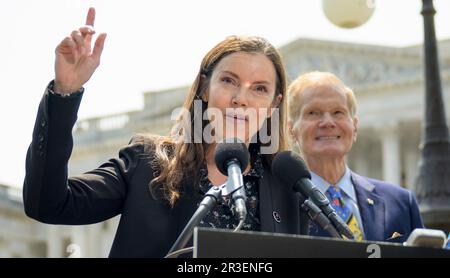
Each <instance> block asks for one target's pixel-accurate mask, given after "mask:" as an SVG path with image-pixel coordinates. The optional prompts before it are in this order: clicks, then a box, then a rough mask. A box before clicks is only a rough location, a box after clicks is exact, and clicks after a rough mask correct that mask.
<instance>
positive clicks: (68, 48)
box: [53, 8, 106, 94]
mask: <svg viewBox="0 0 450 278" xmlns="http://www.w3.org/2000/svg"><path fill="white" fill-rule="evenodd" d="M94 21H95V9H94V8H89V11H88V14H87V18H86V25H85V26H83V27H80V28H79V29H78V30H74V31H72V33H71V34H70V36H67V37H66V38H64V39H63V40H62V42H61V43H60V44H59V45H58V46H57V47H56V50H55V53H56V59H55V84H54V87H53V90H54V91H55V92H58V93H66V94H67V93H74V92H76V91H78V90H79V89H80V88H81V87H82V86H83V85H84V84H85V83H86V82H87V81H88V80H89V78H91V76H92V74H93V73H94V71H95V69H96V68H97V67H98V65H99V64H100V56H101V54H102V51H103V45H104V43H105V39H106V33H102V34H100V35H99V36H98V37H97V39H96V41H95V44H94V49H93V50H92V48H91V41H92V36H93V35H94V34H95V30H94Z"/></svg>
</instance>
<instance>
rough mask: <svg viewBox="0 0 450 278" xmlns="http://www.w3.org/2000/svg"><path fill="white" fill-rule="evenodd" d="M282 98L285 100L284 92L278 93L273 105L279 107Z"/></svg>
mask: <svg viewBox="0 0 450 278" xmlns="http://www.w3.org/2000/svg"><path fill="white" fill-rule="evenodd" d="M282 100H283V95H282V94H278V95H277V96H276V97H275V99H274V100H273V103H272V107H278V106H279V105H280V103H281V101H282Z"/></svg>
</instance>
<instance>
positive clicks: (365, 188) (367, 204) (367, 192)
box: [351, 172, 386, 241]
mask: <svg viewBox="0 0 450 278" xmlns="http://www.w3.org/2000/svg"><path fill="white" fill-rule="evenodd" d="M351 177H352V182H353V185H354V187H355V193H356V199H357V201H358V207H359V212H360V214H361V220H362V222H363V228H364V233H365V235H366V239H367V240H376V241H380V240H385V239H386V235H385V234H384V231H385V220H386V219H385V203H384V200H383V199H382V198H381V197H380V196H379V195H377V194H376V193H375V192H374V191H375V186H374V185H373V184H371V183H370V182H369V181H368V180H367V179H366V178H364V177H362V176H359V175H357V174H355V173H353V172H352V173H351Z"/></svg>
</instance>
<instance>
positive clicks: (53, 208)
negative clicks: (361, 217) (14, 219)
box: [23, 84, 309, 257]
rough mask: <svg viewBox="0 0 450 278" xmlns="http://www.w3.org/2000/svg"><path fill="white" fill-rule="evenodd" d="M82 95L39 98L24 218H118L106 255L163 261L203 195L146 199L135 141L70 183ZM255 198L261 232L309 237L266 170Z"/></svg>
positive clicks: (147, 156)
mask: <svg viewBox="0 0 450 278" xmlns="http://www.w3.org/2000/svg"><path fill="white" fill-rule="evenodd" d="M50 85H51V84H50ZM82 95H83V91H81V92H79V93H76V94H73V95H71V96H69V97H61V96H57V95H54V94H51V93H49V91H48V88H47V90H46V92H45V94H44V96H43V98H42V100H41V103H40V105H39V110H38V114H37V119H36V123H35V126H34V131H33V140H32V142H31V145H30V147H29V149H28V152H27V158H26V176H25V181H24V190H23V199H24V205H25V213H26V214H27V215H28V216H29V217H31V218H34V219H36V220H38V221H40V222H44V223H50V224H65V225H80V224H92V223H97V222H101V221H104V220H107V219H109V218H111V217H114V216H116V215H119V214H121V218H120V223H119V226H118V229H117V233H116V236H115V239H114V243H113V245H112V248H111V252H110V257H163V256H165V255H166V253H167V252H168V250H169V249H170V247H171V246H172V244H173V243H174V242H175V240H176V238H177V237H178V235H179V234H180V233H181V231H182V230H183V228H184V226H185V225H186V224H187V222H188V221H189V219H190V217H191V216H192V215H193V213H194V211H195V210H196V208H197V203H198V202H199V200H201V196H200V195H199V194H198V192H197V190H194V189H193V188H194V186H193V185H192V184H190V183H189V181H186V182H184V183H183V187H182V188H183V189H182V192H183V193H182V197H181V198H180V199H179V200H178V202H177V203H176V205H175V207H174V208H171V207H170V206H169V205H168V203H167V202H166V201H164V200H155V199H153V198H152V197H151V195H150V193H149V188H148V184H149V183H150V181H151V180H152V178H153V177H154V176H153V170H152V168H151V167H150V164H149V162H150V160H151V156H152V153H151V149H150V148H149V147H148V144H146V142H145V140H148V139H147V138H146V137H143V136H135V137H134V138H133V139H132V140H131V142H130V144H129V145H128V146H125V147H124V148H122V149H121V150H120V151H119V157H118V158H113V159H110V160H109V161H107V162H105V163H103V164H102V165H101V166H99V167H98V168H97V169H94V170H92V171H89V172H87V173H84V174H82V175H78V176H73V177H69V178H68V174H67V163H68V160H69V157H70V155H71V152H72V148H73V139H72V128H73V126H74V124H75V122H76V119H77V111H78V107H79V105H80V102H81V98H82ZM259 194H260V217H261V230H262V231H265V232H276V233H289V234H300V233H301V231H307V225H308V224H309V222H308V220H307V216H305V214H303V213H300V212H299V199H298V197H297V196H295V195H294V194H292V193H290V192H288V191H287V190H285V188H283V187H282V186H281V185H280V184H279V182H278V181H277V180H276V179H275V178H274V177H273V175H272V174H271V171H270V168H269V167H265V169H264V173H263V178H262V179H261V180H260V182H259ZM301 228H302V229H301Z"/></svg>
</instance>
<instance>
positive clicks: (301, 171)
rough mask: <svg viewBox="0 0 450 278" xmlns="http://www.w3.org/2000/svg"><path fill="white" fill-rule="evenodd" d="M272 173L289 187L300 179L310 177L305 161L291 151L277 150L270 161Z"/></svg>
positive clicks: (291, 187)
mask: <svg viewBox="0 0 450 278" xmlns="http://www.w3.org/2000/svg"><path fill="white" fill-rule="evenodd" d="M272 173H273V174H274V175H275V176H276V177H277V178H278V179H279V180H280V181H281V182H283V184H284V185H285V186H287V187H289V189H293V186H294V185H295V183H296V182H298V181H299V180H300V179H303V178H307V179H311V174H310V173H309V170H308V167H306V163H305V162H304V161H303V159H302V158H301V156H300V155H298V154H297V153H295V152H291V151H283V152H279V153H278V154H277V155H276V156H275V158H274V159H273V161H272Z"/></svg>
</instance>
